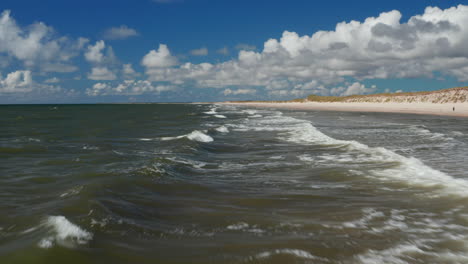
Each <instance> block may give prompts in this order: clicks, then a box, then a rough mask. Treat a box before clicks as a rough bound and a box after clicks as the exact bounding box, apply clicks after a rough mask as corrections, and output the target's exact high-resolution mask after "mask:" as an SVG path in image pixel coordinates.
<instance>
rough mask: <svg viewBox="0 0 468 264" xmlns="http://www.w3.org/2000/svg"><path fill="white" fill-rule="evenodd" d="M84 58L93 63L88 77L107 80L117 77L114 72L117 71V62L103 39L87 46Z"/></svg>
mask: <svg viewBox="0 0 468 264" xmlns="http://www.w3.org/2000/svg"><path fill="white" fill-rule="evenodd" d="M104 52H105V54H104ZM85 59H86V60H87V61H88V62H90V63H91V64H92V65H93V67H92V69H91V73H89V74H88V79H91V80H97V81H109V80H115V79H116V78H117V75H116V72H117V71H119V69H118V68H117V66H119V62H118V60H117V57H116V56H115V54H114V50H113V49H112V47H110V46H108V47H106V43H105V42H104V41H103V40H99V41H96V43H95V44H94V45H89V46H88V48H87V51H86V53H85ZM119 67H120V66H119ZM130 68H131V66H130ZM124 70H125V66H124ZM127 70H129V69H127Z"/></svg>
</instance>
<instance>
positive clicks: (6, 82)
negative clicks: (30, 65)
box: [0, 71, 33, 93]
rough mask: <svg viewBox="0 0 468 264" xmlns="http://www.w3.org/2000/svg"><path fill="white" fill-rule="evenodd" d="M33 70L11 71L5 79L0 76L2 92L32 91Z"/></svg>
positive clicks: (0, 89) (0, 90)
mask: <svg viewBox="0 0 468 264" xmlns="http://www.w3.org/2000/svg"><path fill="white" fill-rule="evenodd" d="M32 84H33V81H32V76H31V71H15V72H11V73H9V74H8V75H7V76H6V78H5V79H3V80H2V79H1V78H0V92H1V93H22V92H30V91H32V89H33V86H32Z"/></svg>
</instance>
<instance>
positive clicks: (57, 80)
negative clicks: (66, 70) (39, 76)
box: [44, 77, 60, 83]
mask: <svg viewBox="0 0 468 264" xmlns="http://www.w3.org/2000/svg"><path fill="white" fill-rule="evenodd" d="M44 82H45V83H59V82H60V79H59V78H57V77H53V78H49V79H47V80H45V81H44Z"/></svg>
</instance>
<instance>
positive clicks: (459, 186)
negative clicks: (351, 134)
mask: <svg viewBox="0 0 468 264" xmlns="http://www.w3.org/2000/svg"><path fill="white" fill-rule="evenodd" d="M269 122H270V123H271V124H275V122H276V124H275V126H271V125H270V126H269V128H268V127H266V128H262V130H268V129H275V130H277V131H285V130H289V131H287V132H286V133H283V136H281V137H280V139H283V140H286V141H289V142H294V143H299V144H318V145H335V146H340V147H345V148H347V150H348V151H351V152H356V153H360V155H359V158H360V159H361V160H359V162H363V161H365V159H368V161H370V162H375V161H379V162H388V163H395V165H394V166H393V167H392V168H389V169H376V170H372V171H370V174H366V175H363V176H365V177H371V178H374V179H377V180H383V181H391V182H394V181H395V180H397V181H399V182H402V183H405V184H407V185H409V186H415V187H423V188H429V189H432V190H433V191H434V192H432V193H431V194H432V195H436V196H440V195H443V196H450V195H456V196H459V197H468V192H467V191H466V190H468V181H467V180H464V179H456V178H454V177H452V176H449V175H447V174H445V173H443V172H441V171H438V170H436V169H433V168H431V167H429V166H427V165H425V164H424V163H423V162H422V161H420V160H419V159H417V158H414V157H409V158H407V157H404V156H401V155H399V154H397V153H395V152H393V151H390V150H388V149H386V148H382V147H377V148H372V147H369V146H367V145H364V144H362V143H359V142H357V141H346V140H338V139H334V138H331V137H329V136H327V135H325V134H323V133H322V132H320V131H319V130H317V129H316V128H315V127H314V126H313V125H312V124H310V123H309V122H308V121H305V120H299V119H295V118H290V117H282V118H276V121H269ZM262 123H263V124H265V122H262ZM281 123H282V125H280V124H281ZM346 155H348V154H346ZM343 158H346V160H342V161H348V162H349V161H352V160H351V159H349V158H350V157H346V156H345V157H343ZM302 159H303V160H304V161H306V160H307V161H309V160H308V159H307V157H305V156H303V157H302Z"/></svg>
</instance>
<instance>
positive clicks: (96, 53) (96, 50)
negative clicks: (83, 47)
mask: <svg viewBox="0 0 468 264" xmlns="http://www.w3.org/2000/svg"><path fill="white" fill-rule="evenodd" d="M105 47H106V44H105V43H104V41H103V40H100V41H96V44H94V45H89V46H88V49H87V51H86V53H85V58H86V60H87V61H89V62H91V63H101V62H103V60H104V54H103V53H102V51H103V50H104V48H105Z"/></svg>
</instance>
